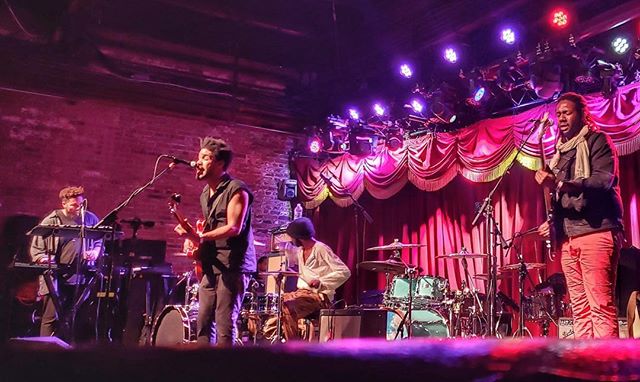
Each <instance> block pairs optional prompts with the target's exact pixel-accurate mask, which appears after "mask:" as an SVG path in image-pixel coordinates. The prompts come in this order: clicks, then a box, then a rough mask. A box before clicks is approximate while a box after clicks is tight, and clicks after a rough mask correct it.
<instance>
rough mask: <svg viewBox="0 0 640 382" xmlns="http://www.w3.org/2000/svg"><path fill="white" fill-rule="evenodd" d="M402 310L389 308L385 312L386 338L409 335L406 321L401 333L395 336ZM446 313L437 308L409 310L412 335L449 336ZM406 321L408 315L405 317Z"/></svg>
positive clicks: (399, 337)
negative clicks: (389, 309)
mask: <svg viewBox="0 0 640 382" xmlns="http://www.w3.org/2000/svg"><path fill="white" fill-rule="evenodd" d="M405 314H406V311H404V310H399V309H398V310H391V311H389V312H387V340H394V339H402V338H407V337H408V335H409V332H408V325H407V322H405V324H404V325H403V328H402V329H401V334H400V335H398V337H397V338H396V333H397V332H398V326H399V325H400V322H402V318H403V317H404V316H405ZM445 317H446V315H445V314H444V313H441V312H440V311H438V310H437V309H420V310H412V311H411V321H412V327H411V330H412V336H413V337H436V338H446V337H449V325H447V320H446V318H445ZM407 321H408V317H407Z"/></svg>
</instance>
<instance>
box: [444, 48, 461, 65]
mask: <svg viewBox="0 0 640 382" xmlns="http://www.w3.org/2000/svg"><path fill="white" fill-rule="evenodd" d="M444 58H445V60H447V61H449V62H450V63H452V64H453V63H455V62H456V61H458V53H456V51H455V49H453V48H447V49H445V51H444Z"/></svg>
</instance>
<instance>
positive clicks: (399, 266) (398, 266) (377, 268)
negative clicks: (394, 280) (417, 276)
mask: <svg viewBox="0 0 640 382" xmlns="http://www.w3.org/2000/svg"><path fill="white" fill-rule="evenodd" d="M358 268H360V269H364V270H365V271H372V272H382V273H393V274H402V273H405V272H406V271H407V266H406V265H404V264H403V263H402V262H400V261H397V260H391V259H389V260H374V261H363V262H361V263H360V264H358Z"/></svg>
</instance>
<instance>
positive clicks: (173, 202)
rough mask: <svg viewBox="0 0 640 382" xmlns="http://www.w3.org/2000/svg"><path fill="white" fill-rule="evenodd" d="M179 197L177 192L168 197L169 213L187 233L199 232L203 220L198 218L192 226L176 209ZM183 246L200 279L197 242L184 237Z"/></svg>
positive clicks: (202, 225) (201, 230) (200, 231)
mask: <svg viewBox="0 0 640 382" xmlns="http://www.w3.org/2000/svg"><path fill="white" fill-rule="evenodd" d="M180 199H181V196H180V195H179V194H173V195H171V198H170V199H169V211H170V212H171V215H173V217H174V218H175V219H176V220H177V222H178V224H179V225H180V227H182V229H184V230H185V231H187V232H189V233H195V234H201V233H202V232H203V230H204V220H201V219H198V220H197V221H196V227H195V228H194V227H193V226H192V225H191V223H189V222H188V221H187V219H186V218H185V217H184V216H183V215H182V213H180V211H179V210H178V204H180ZM183 248H184V249H185V255H186V256H187V257H188V258H191V259H193V261H194V265H195V270H196V275H197V276H198V279H200V276H201V275H202V266H201V264H200V253H199V248H198V243H194V242H193V241H191V240H189V239H185V244H184V245H183Z"/></svg>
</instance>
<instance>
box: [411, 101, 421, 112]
mask: <svg viewBox="0 0 640 382" xmlns="http://www.w3.org/2000/svg"><path fill="white" fill-rule="evenodd" d="M411 108H412V109H413V111H415V112H416V113H422V110H424V105H423V104H422V102H420V101H418V100H417V99H414V100H412V101H411Z"/></svg>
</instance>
